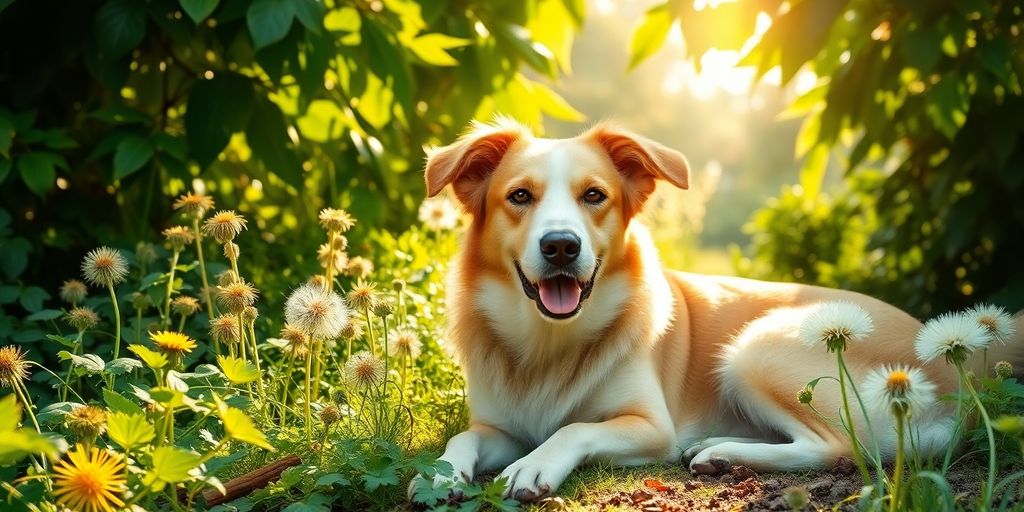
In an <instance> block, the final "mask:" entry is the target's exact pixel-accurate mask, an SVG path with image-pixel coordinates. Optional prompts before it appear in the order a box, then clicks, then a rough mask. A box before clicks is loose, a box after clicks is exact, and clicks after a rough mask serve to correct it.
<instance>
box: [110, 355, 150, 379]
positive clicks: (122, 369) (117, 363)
mask: <svg viewBox="0 0 1024 512" xmlns="http://www.w3.org/2000/svg"><path fill="white" fill-rule="evenodd" d="M139 368H142V363H141V362H140V361H139V360H138V359H132V358H130V357H119V358H117V359H114V360H113V361H109V362H108V363H107V364H106V366H105V367H104V370H106V372H107V373H109V374H111V375H124V374H126V373H131V372H132V371H134V370H136V369H139Z"/></svg>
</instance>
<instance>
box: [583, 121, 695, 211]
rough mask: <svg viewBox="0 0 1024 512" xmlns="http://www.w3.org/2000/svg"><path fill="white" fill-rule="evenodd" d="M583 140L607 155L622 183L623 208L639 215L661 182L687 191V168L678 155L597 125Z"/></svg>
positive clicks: (650, 141) (688, 173)
mask: <svg viewBox="0 0 1024 512" xmlns="http://www.w3.org/2000/svg"><path fill="white" fill-rule="evenodd" d="M584 137H587V138H590V139H591V140H593V141H595V142H596V143H597V144H599V145H600V146H601V147H602V148H604V150H605V151H606V152H607V153H608V157H609V158H611V160H612V163H613V164H614V165H615V168H616V169H618V171H619V173H620V174H621V175H622V177H623V179H624V180H625V182H626V187H625V189H624V190H625V192H626V206H627V208H629V210H630V211H631V212H632V213H636V212H638V211H640V209H641V207H643V203H644V201H646V200H647V197H648V196H649V195H651V193H652V192H654V187H655V185H656V183H655V181H656V180H665V181H667V182H669V183H671V184H673V185H675V186H677V187H679V188H682V189H686V188H689V187H690V164H689V163H687V162H686V157H684V156H683V154H682V153H680V152H678V151H676V150H674V149H670V148H667V147H665V146H662V145H661V144H658V143H657V142H654V141H652V140H650V139H647V138H645V137H641V136H639V135H635V134H633V133H630V132H628V131H626V130H623V129H620V128H617V127H614V126H612V125H609V124H600V125H598V126H595V127H594V128H592V129H591V130H590V131H589V132H587V133H586V134H585V135H584Z"/></svg>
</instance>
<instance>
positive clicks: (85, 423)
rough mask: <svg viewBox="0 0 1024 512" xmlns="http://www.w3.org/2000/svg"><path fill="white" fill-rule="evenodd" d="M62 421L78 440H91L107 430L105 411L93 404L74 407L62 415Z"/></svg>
mask: <svg viewBox="0 0 1024 512" xmlns="http://www.w3.org/2000/svg"><path fill="white" fill-rule="evenodd" d="M64 423H65V424H66V425H67V426H68V429H70V430H71V431H72V432H74V434H75V436H76V437H77V438H78V439H79V440H83V439H86V440H89V441H92V440H93V439H95V438H96V436H99V435H102V434H103V433H104V432H106V431H107V411H105V410H103V409H102V408H100V407H96V406H95V405H83V406H82V407H75V408H74V409H72V410H71V412H69V413H68V414H67V416H65V417H64Z"/></svg>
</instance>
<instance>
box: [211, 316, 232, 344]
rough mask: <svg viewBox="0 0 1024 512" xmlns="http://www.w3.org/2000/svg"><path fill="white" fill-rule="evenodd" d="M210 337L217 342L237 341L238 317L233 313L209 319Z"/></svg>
mask: <svg viewBox="0 0 1024 512" xmlns="http://www.w3.org/2000/svg"><path fill="white" fill-rule="evenodd" d="M210 337H211V338H213V339H214V341H216V342H217V343H237V342H238V318H237V317H235V316H233V315H220V316H218V317H216V318H214V319H213V320H210Z"/></svg>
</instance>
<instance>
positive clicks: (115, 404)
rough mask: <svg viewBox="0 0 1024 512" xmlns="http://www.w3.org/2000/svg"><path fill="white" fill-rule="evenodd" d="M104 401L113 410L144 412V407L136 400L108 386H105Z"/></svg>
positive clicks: (132, 412)
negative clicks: (133, 400)
mask: <svg viewBox="0 0 1024 512" xmlns="http://www.w3.org/2000/svg"><path fill="white" fill-rule="evenodd" d="M103 401H104V402H105V403H106V404H107V407H109V408H110V410H111V411H113V412H121V413H125V414H129V415H134V414H140V415H141V414H143V410H142V407H139V406H138V405H137V404H136V403H135V402H132V401H131V400H129V399H127V398H125V397H124V396H122V395H121V394H120V393H118V392H116V391H111V390H109V389H107V388H103Z"/></svg>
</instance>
